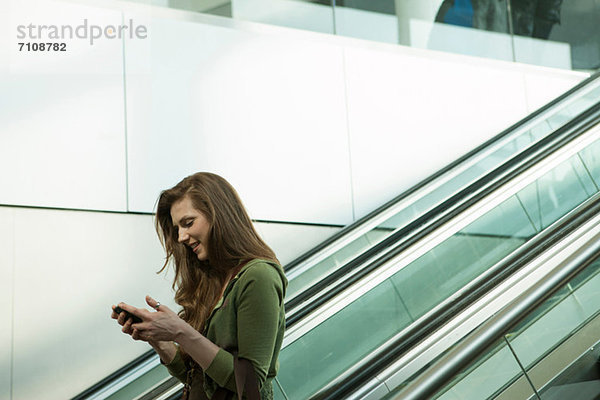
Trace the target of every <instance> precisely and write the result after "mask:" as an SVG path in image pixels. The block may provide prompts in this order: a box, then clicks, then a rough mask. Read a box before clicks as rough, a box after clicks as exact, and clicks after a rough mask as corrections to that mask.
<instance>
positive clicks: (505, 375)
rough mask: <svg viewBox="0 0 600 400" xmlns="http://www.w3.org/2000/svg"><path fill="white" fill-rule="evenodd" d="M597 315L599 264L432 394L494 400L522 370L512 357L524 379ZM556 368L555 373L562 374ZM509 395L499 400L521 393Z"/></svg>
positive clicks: (539, 386) (599, 309) (571, 356)
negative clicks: (526, 374) (551, 352)
mask: <svg viewBox="0 0 600 400" xmlns="http://www.w3.org/2000/svg"><path fill="white" fill-rule="evenodd" d="M599 313H600V260H596V261H595V262H593V263H592V264H591V265H589V266H588V267H587V268H585V269H584V270H583V271H582V272H581V273H580V274H578V275H577V276H576V277H575V278H573V279H572V280H571V281H570V282H569V283H568V284H567V285H565V286H564V287H562V288H561V289H560V290H559V291H557V292H556V293H554V295H552V296H551V297H550V298H548V299H547V300H546V301H545V302H544V303H542V304H541V305H540V306H538V307H537V308H536V309H535V310H534V311H533V312H532V313H531V314H530V315H528V316H527V318H525V319H524V320H523V321H522V322H521V323H519V324H518V325H517V326H516V327H514V328H513V329H511V330H510V332H508V333H506V334H505V335H504V338H503V339H501V340H499V341H498V342H497V343H496V344H495V345H494V346H493V347H492V348H491V349H488V350H487V351H485V352H484V354H482V355H481V356H480V357H479V358H478V359H477V360H476V361H474V362H473V363H472V364H471V365H470V366H469V367H468V368H466V369H465V371H462V372H461V373H460V374H458V375H457V376H456V377H455V378H454V379H453V380H452V382H450V383H449V384H448V385H446V387H444V388H443V389H441V390H440V391H439V392H438V393H437V396H436V398H439V399H455V398H460V399H464V400H469V399H478V400H479V399H486V398H492V397H494V396H496V395H498V394H499V393H500V392H502V391H505V390H507V389H508V388H509V385H511V384H512V383H514V382H516V380H517V379H518V378H519V377H521V376H522V375H523V370H521V368H520V367H515V365H518V364H517V362H516V360H515V358H514V357H515V356H516V357H518V360H519V362H520V364H521V365H522V366H523V367H524V368H525V372H527V373H528V374H529V373H530V372H531V370H532V368H533V367H534V366H535V365H536V364H538V363H540V362H543V359H544V357H546V356H547V355H548V354H549V353H550V351H552V350H554V349H556V348H557V347H558V346H560V345H561V344H562V343H564V342H565V340H566V339H567V338H569V337H570V336H571V335H573V334H574V333H575V332H577V331H578V330H579V329H581V328H582V327H583V326H585V325H586V324H587V323H588V322H589V321H590V318H592V317H595V316H597V315H598V314H599ZM596 341H597V338H596ZM507 342H509V343H510V345H511V347H512V351H511V349H509V347H508V345H507ZM512 352H514V355H513V353H512ZM578 357H579V354H569V355H568V357H567V359H566V360H564V362H565V363H567V364H569V363H570V362H571V360H576V359H577V358H578ZM596 362H597V358H596V359H594V360H593V362H592V367H594V366H595V364H596ZM555 367H556V366H555ZM557 368H558V372H560V370H561V368H560V367H557ZM567 378H568V377H567ZM524 382H525V381H524ZM522 384H523V383H522ZM545 384H546V382H538V383H537V384H536V385H537V387H536V390H540V389H542V388H543V387H544V386H545ZM597 389H598V388H596V390H597ZM510 390H511V392H505V393H504V395H505V397H504V398H514V397H510V396H508V397H507V395H506V393H513V395H514V393H515V392H517V391H519V390H520V389H519V387H518V386H516V385H515V386H513V387H511V388H510ZM599 394H600V392H596V395H599ZM456 396H459V397H456ZM519 398H521V397H519ZM523 398H526V397H523ZM542 398H546V397H542ZM575 398H578V397H575ZM586 398H587V397H586ZM590 398H592V397H590ZM593 398H596V397H593Z"/></svg>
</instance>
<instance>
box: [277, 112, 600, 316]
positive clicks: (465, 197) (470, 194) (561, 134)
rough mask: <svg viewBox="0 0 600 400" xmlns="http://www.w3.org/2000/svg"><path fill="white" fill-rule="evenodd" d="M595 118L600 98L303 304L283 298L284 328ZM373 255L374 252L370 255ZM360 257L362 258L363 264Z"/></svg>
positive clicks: (317, 287)
mask: <svg viewBox="0 0 600 400" xmlns="http://www.w3.org/2000/svg"><path fill="white" fill-rule="evenodd" d="M599 121H600V102H599V103H596V104H595V105H593V106H591V107H590V108H588V109H587V110H586V111H584V112H582V113H581V114H580V115H578V116H577V117H575V118H573V120H571V121H569V122H568V123H566V124H565V125H563V126H562V127H560V128H559V129H557V130H556V131H554V132H553V133H551V134H550V135H548V136H546V137H545V138H543V139H541V140H540V141H538V142H536V143H534V144H532V145H531V146H529V147H528V148H526V149H525V150H523V151H522V152H520V153H518V154H517V155H515V156H513V157H512V158H511V159H509V160H508V161H505V162H504V163H503V164H502V165H500V166H499V167H497V168H496V169H494V170H492V171H490V172H488V173H487V174H486V175H484V176H483V177H482V178H480V179H478V180H477V181H475V182H473V183H471V184H470V185H468V186H467V187H466V188H464V189H462V190H461V191H459V192H458V193H455V194H454V195H453V196H451V197H450V198H448V199H446V200H445V201H443V202H442V203H441V204H439V205H437V206H436V207H434V208H433V209H431V210H429V211H428V212H426V213H425V214H423V215H422V216H420V217H418V218H417V219H415V220H414V221H411V222H410V223H409V224H407V225H406V226H405V227H403V228H401V229H399V230H398V231H396V232H395V233H394V234H392V235H390V236H389V237H387V238H386V239H384V240H383V241H382V242H380V243H378V244H377V245H376V246H374V247H373V248H371V249H369V250H367V251H366V252H364V253H362V254H360V255H359V256H358V257H356V258H355V259H353V260H352V261H351V262H349V263H348V264H346V265H345V266H344V267H343V268H340V269H339V270H337V271H334V272H332V273H331V274H330V275H329V276H328V277H327V278H326V279H323V280H321V281H320V282H317V283H316V284H314V285H313V286H312V287H310V288H309V289H307V290H306V293H305V295H304V296H302V300H303V301H304V302H305V303H304V304H302V303H301V302H299V301H295V300H296V299H292V301H290V302H286V310H288V312H289V311H292V312H291V313H289V314H290V315H289V316H288V318H287V320H286V326H287V327H288V328H289V327H291V325H293V324H295V323H297V321H299V320H301V319H303V318H304V317H306V316H307V315H310V314H311V313H312V312H313V311H314V310H315V309H317V308H319V307H321V306H322V305H323V304H325V303H326V302H328V301H330V300H331V299H333V298H334V297H335V296H337V295H338V294H339V293H340V292H342V291H343V290H345V289H346V288H348V287H350V286H352V285H354V284H355V283H356V282H358V281H359V280H361V279H362V278H363V277H365V276H366V275H368V274H369V273H370V272H372V271H374V270H375V269H377V268H379V267H380V266H381V265H383V264H385V263H387V262H388V261H389V260H390V259H392V258H394V257H396V256H397V255H398V254H399V253H401V252H403V251H404V250H405V249H407V248H408V247H410V246H412V245H413V244H414V243H416V242H417V241H419V240H421V239H422V238H424V237H425V236H427V235H428V234H430V233H431V232H433V231H434V230H436V229H438V228H439V227H440V226H442V225H443V224H445V223H446V222H448V221H449V220H450V219H452V218H454V217H455V216H456V215H458V214H460V213H462V212H463V211H465V210H466V209H467V208H469V207H471V206H472V205H473V204H475V203H476V202H478V201H480V200H481V199H482V198H484V197H485V196H487V195H488V194H490V193H491V192H493V191H495V190H496V189H498V188H499V187H500V186H502V185H504V184H505V183H507V182H508V181H510V180H512V179H513V178H514V177H516V176H518V175H519V174H520V173H521V172H522V171H524V170H526V169H528V168H530V167H531V166H532V165H534V164H536V163H537V162H539V161H540V160H542V159H543V158H545V157H547V156H548V155H549V154H551V153H553V152H555V151H557V150H558V149H560V148H561V147H562V146H563V145H565V144H566V143H569V142H571V141H572V140H574V139H575V138H577V137H578V136H580V135H582V134H583V133H585V132H586V131H587V129H589V128H590V127H591V126H593V125H595V124H597V123H598V122H599ZM375 256H377V258H376V259H375V260H374V261H371V259H373V257H375ZM367 262H368V263H367ZM365 263H367V264H366V265H365ZM332 282H336V284H335V285H332ZM316 296H318V297H316ZM311 297H314V298H313V299H312V300H311V301H310V302H306V300H305V299H307V298H311ZM296 307H298V308H296ZM290 309H291V310H290Z"/></svg>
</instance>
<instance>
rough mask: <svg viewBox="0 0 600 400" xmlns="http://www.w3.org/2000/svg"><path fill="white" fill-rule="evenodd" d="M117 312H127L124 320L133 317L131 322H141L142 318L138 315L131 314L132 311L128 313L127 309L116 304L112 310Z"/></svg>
mask: <svg viewBox="0 0 600 400" xmlns="http://www.w3.org/2000/svg"><path fill="white" fill-rule="evenodd" d="M114 311H115V312H116V313H117V314H121V313H122V312H124V313H125V314H127V318H125V321H127V319H128V318H131V319H133V323H134V324H137V323H139V322H142V319H141V318H140V317H137V316H135V315H133V314H132V313H130V312H129V311H125V310H123V309H122V308H121V307H119V306H116V307H115V310H114Z"/></svg>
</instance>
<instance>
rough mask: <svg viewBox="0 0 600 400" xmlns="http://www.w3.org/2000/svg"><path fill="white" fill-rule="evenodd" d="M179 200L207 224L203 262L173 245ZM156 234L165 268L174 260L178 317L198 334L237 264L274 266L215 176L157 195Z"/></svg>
mask: <svg viewBox="0 0 600 400" xmlns="http://www.w3.org/2000/svg"><path fill="white" fill-rule="evenodd" d="M184 197H187V198H189V199H190V200H191V201H192V204H193V206H194V208H195V209H196V210H198V211H200V212H201V213H202V214H203V215H204V216H205V217H206V219H207V220H208V222H209V224H210V229H209V233H208V246H207V253H208V259H207V260H206V261H200V260H198V258H197V256H196V254H195V253H194V252H193V251H192V250H191V249H190V248H189V247H188V246H186V245H184V244H182V243H179V242H178V232H177V228H175V227H174V226H173V222H172V221H171V207H172V205H173V204H174V203H176V202H178V201H180V200H182V199H183V198H184ZM155 224H156V232H157V233H158V236H159V238H160V241H161V243H162V245H163V247H164V249H165V252H166V259H165V264H164V265H163V267H162V268H161V270H160V271H159V272H162V271H163V270H164V269H165V268H166V267H167V265H168V264H169V261H170V260H171V259H172V260H173V261H174V262H175V279H174V281H173V289H175V290H176V292H175V301H176V302H177V304H179V305H180V306H181V307H182V308H183V309H182V310H181V311H180V312H179V316H180V317H181V318H182V319H183V320H185V321H186V322H188V323H189V324H190V325H192V326H193V327H194V328H195V329H196V330H198V331H200V332H202V331H203V329H204V324H205V323H206V320H207V318H208V316H209V314H210V312H211V311H212V309H213V307H214V306H215V305H216V303H217V301H218V300H219V297H220V295H221V293H222V291H223V288H224V286H225V284H226V283H227V282H226V281H227V278H228V276H229V274H230V273H231V271H232V270H233V269H235V268H236V267H237V266H238V265H239V264H240V263H241V262H242V261H248V260H251V259H255V258H260V259H265V260H269V261H273V262H276V263H278V264H279V261H278V260H277V258H276V257H275V253H274V252H273V250H271V248H270V247H269V246H268V245H267V244H266V243H265V242H264V241H263V240H262V239H261V238H260V236H259V235H258V233H257V232H256V230H255V229H254V225H253V224H252V221H251V220H250V217H249V216H248V213H247V212H246V210H245V208H244V206H243V204H242V201H241V200H240V197H239V196H238V194H237V192H236V191H235V189H234V188H233V186H231V184H229V182H227V181H226V180H225V179H223V178H222V177H220V176H219V175H216V174H211V173H208V172H198V173H196V174H193V175H190V176H188V177H186V178H184V179H183V180H182V181H181V182H179V183H178V184H177V185H175V186H174V187H172V188H171V189H167V190H165V191H163V192H162V193H161V194H160V197H159V199H158V205H157V208H156V219H155Z"/></svg>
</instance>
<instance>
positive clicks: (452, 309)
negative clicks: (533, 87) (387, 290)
mask: <svg viewBox="0 0 600 400" xmlns="http://www.w3.org/2000/svg"><path fill="white" fill-rule="evenodd" d="M590 111H591V110H590ZM590 114H591V115H586V116H581V117H582V118H584V119H585V121H580V124H578V125H579V126H578V127H577V129H581V130H583V132H584V131H586V130H587V129H588V128H589V127H590V126H593V125H596V124H598V123H600V104H598V105H597V106H595V107H594V112H593V113H591V112H590ZM583 132H571V134H572V138H575V137H577V136H579V135H581V134H582V133H583ZM565 133H566V134H567V135H566V136H570V135H569V134H568V133H569V132H565ZM598 213H600V194H596V195H595V196H594V197H593V198H592V199H590V200H587V201H586V202H584V203H583V204H582V205H580V206H579V207H577V208H576V210H575V211H574V212H572V213H569V214H568V215H567V216H566V217H564V218H563V219H561V220H560V221H559V222H557V223H555V224H554V225H552V226H551V227H550V228H548V229H546V230H544V231H543V232H542V233H540V234H538V235H536V236H535V237H534V238H532V239H531V240H530V241H528V242H527V243H525V244H524V245H523V246H521V247H520V248H519V249H518V250H517V251H515V252H514V253H512V254H511V255H510V256H508V257H507V258H505V259H504V260H503V261H501V262H500V263H498V264H497V265H496V266H495V267H494V269H493V270H490V271H488V273H486V274H484V275H482V276H481V277H479V278H478V279H477V281H476V282H475V281H474V282H472V283H471V284H470V285H469V286H468V287H467V288H465V290H463V291H461V293H460V295H458V296H456V297H454V298H452V300H451V301H449V302H447V303H445V304H443V305H442V306H441V307H439V308H438V309H437V310H436V312H435V313H433V314H431V315H428V316H427V317H425V318H423V319H421V320H418V321H417V322H415V323H414V324H412V325H411V326H410V327H408V329H406V330H404V331H403V333H402V335H400V336H398V337H397V338H396V339H395V340H394V341H393V343H390V346H389V347H386V348H385V349H382V350H381V351H380V352H377V354H374V355H372V357H371V356H370V357H369V358H368V359H365V360H364V361H363V362H364V365H363V366H361V368H359V369H358V370H357V371H356V372H354V373H352V374H349V375H348V376H347V377H345V378H344V379H343V380H340V381H339V382H337V383H336V384H335V385H333V386H331V387H329V388H327V389H326V390H323V391H321V392H319V393H318V394H317V395H315V396H314V397H312V398H314V399H319V400H321V399H338V398H342V397H343V396H345V395H348V394H349V393H352V392H353V391H355V390H357V389H358V388H359V387H360V386H361V385H363V384H365V383H366V382H367V381H369V380H370V379H371V378H372V377H373V376H375V375H377V374H378V373H379V372H380V371H382V370H384V369H385V368H386V367H387V366H389V365H390V364H391V363H392V362H394V361H395V360H397V359H398V358H399V357H401V356H402V355H403V354H405V353H406V352H407V351H408V350H409V349H410V348H412V347H414V346H415V345H416V344H417V343H419V342H421V341H422V340H423V338H424V337H426V336H428V335H429V334H431V333H432V332H434V331H435V330H437V329H439V328H440V327H441V326H442V325H444V324H445V323H446V322H448V320H450V319H451V318H452V317H453V316H455V315H456V314H457V312H459V311H460V310H462V309H464V308H465V307H466V306H468V305H469V304H472V303H473V302H475V301H477V300H478V299H480V298H481V296H483V295H485V294H486V293H488V292H489V291H490V290H492V289H493V288H494V287H496V286H497V285H498V284H499V283H501V282H503V281H504V280H505V279H506V278H508V277H509V276H511V275H512V274H513V273H514V272H516V271H517V270H518V269H520V268H521V267H522V266H524V265H525V264H527V263H528V262H530V261H531V260H533V259H534V258H535V257H537V256H538V255H539V254H541V253H542V252H543V251H544V250H546V249H547V248H548V247H550V246H552V245H554V244H555V243H557V242H559V241H560V240H562V239H563V238H564V237H565V236H566V235H567V234H569V233H570V232H572V231H573V230H575V229H576V228H577V227H578V226H580V225H581V224H582V223H583V222H585V221H587V220H588V219H590V218H591V217H592V216H594V215H597V214H598Z"/></svg>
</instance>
